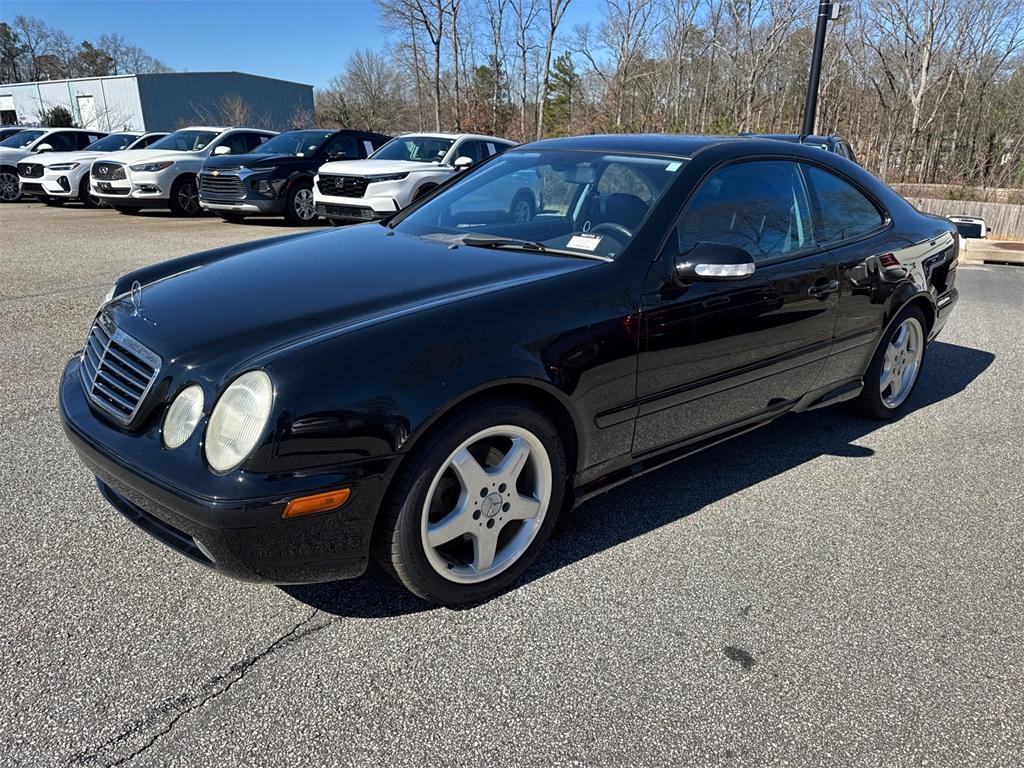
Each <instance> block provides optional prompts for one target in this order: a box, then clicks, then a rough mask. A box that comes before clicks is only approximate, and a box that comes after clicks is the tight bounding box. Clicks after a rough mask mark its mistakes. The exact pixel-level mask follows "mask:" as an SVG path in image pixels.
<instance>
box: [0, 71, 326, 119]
mask: <svg viewBox="0 0 1024 768" xmlns="http://www.w3.org/2000/svg"><path fill="white" fill-rule="evenodd" d="M232 97H240V98H241V99H242V100H243V101H244V102H245V103H246V104H247V105H248V107H249V109H250V110H251V112H252V114H253V115H254V116H255V118H256V120H257V121H258V122H259V123H260V127H266V128H276V129H283V128H288V127H290V126H291V125H292V122H293V118H294V117H295V116H296V114H297V113H300V112H305V113H306V114H308V115H312V114H313V86H311V85H303V84H302V83H293V82H291V81H288V80H277V79H275V78H272V77H260V76H259V75H249V74H246V73H244V72H161V73H158V74H148V75H115V76H111V77H85V78H75V79H73V80H46V81H40V82H35V83H13V84H3V85H0V123H2V124H4V125H31V124H37V123H38V122H39V113H40V111H41V110H43V109H52V108H53V107H55V106H58V105H60V106H63V107H66V108H67V109H69V110H70V111H71V114H72V115H74V117H75V122H76V123H77V124H78V125H80V126H82V127H84V128H96V129H98V130H101V131H114V130H136V131H143V130H145V131H172V130H174V129H176V128H180V127H181V126H183V125H188V124H192V125H195V124H205V123H211V122H212V123H222V122H223V121H224V118H223V117H221V112H222V107H223V106H224V101H225V99H231V98H232Z"/></svg>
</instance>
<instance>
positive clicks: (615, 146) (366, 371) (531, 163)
mask: <svg viewBox="0 0 1024 768" xmlns="http://www.w3.org/2000/svg"><path fill="white" fill-rule="evenodd" d="M512 177H516V179H518V180H528V181H530V183H531V185H535V188H537V189H538V190H539V191H540V202H541V204H540V206H538V208H537V210H536V212H535V214H534V215H533V216H532V217H530V218H529V219H527V220H525V221H524V220H522V217H516V216H515V215H514V212H513V211H501V210H499V209H497V208H496V207H495V206H494V205H488V204H485V203H486V201H488V200H491V199H493V198H494V197H495V196H496V193H495V190H500V189H503V188H505V187H507V186H508V184H509V183H510V181H511V180H512ZM517 219H518V220H517ZM955 235H956V230H955V228H954V227H953V225H952V224H951V223H950V222H949V221H947V220H945V219H941V218H937V217H933V216H927V215H924V214H922V213H919V212H918V211H916V210H915V209H914V208H913V207H912V206H911V205H910V204H909V203H907V202H906V201H905V200H903V198H901V197H900V196H899V195H897V194H896V193H895V192H893V191H892V190H890V189H889V188H888V187H886V186H885V185H884V184H882V183H881V182H879V181H878V179H876V178H874V177H873V176H871V175H870V174H869V173H867V172H866V171H865V170H863V169H862V168H860V167H859V166H857V165H855V164H854V163H852V162H850V161H849V160H846V159H844V158H842V157H839V156H838V155H835V154H833V153H825V152H822V151H821V150H820V149H818V148H816V147H806V146H803V145H800V144H786V143H783V142H778V141H771V140H764V139H751V138H742V137H731V138H716V137H686V136H676V137H673V136H622V135H620V136H587V137H579V138H569V139H554V140H546V141H541V142H537V143H534V144H529V145H525V146H521V147H517V148H515V149H513V150H510V151H508V152H506V153H504V154H501V155H498V156H496V157H494V158H492V159H491V160H489V161H487V162H485V163H482V164H481V165H479V166H478V167H476V168H474V169H473V170H472V171H469V172H467V173H465V174H463V175H460V176H458V177H456V178H455V179H454V180H453V181H451V182H449V183H447V184H446V185H444V186H442V187H440V188H439V189H438V190H436V191H435V192H434V193H433V194H432V195H430V196H429V197H427V198H425V199H423V200H421V201H419V202H417V203H416V204H414V205H412V206H410V207H408V208H406V209H405V210H403V211H402V212H400V213H398V214H397V215H395V216H394V217H393V218H391V219H390V220H388V221H385V222H383V223H371V224H364V225H358V226H354V227H350V228H347V229H340V230H331V231H319V232H311V233H302V234H297V235H289V236H286V237H279V238H274V239H270V240H263V241H260V242H255V243H246V244H243V245H237V246H232V247H227V248H220V249H217V250H213V251H208V252H206V253H200V254H196V255H193V256H188V257H185V258H181V259H176V260H173V261H167V262H164V263H160V264H155V265H153V266H150V267H146V268H143V269H141V270H138V271H136V272H133V273H130V274H128V275H125V276H124V277H122V278H121V279H120V280H118V281H117V284H116V285H115V286H114V287H113V290H112V292H111V295H110V297H109V298H108V300H107V301H106V302H105V303H104V305H103V306H102V307H101V308H100V310H99V312H98V313H97V315H96V317H95V319H94V321H93V323H92V328H91V331H90V332H89V335H88V338H87V340H86V342H85V346H84V347H83V348H82V350H81V351H80V352H79V353H78V354H76V355H75V356H74V357H73V358H72V360H71V361H70V362H69V363H68V365H67V368H66V369H65V371H64V374H63V378H62V380H61V383H60V410H61V415H62V417H63V422H64V426H65V429H66V432H67V434H68V436H69V438H70V439H71V441H72V443H73V444H74V446H75V448H76V449H77V451H78V453H79V454H80V456H81V458H82V460H83V461H84V462H85V463H86V464H87V465H88V466H89V467H90V468H91V469H92V471H93V472H94V473H95V474H96V476H97V481H98V485H99V490H100V492H101V493H102V494H103V496H104V497H106V499H107V500H108V501H109V502H110V504H111V505H113V506H114V507H115V508H116V509H117V510H118V511H119V512H120V513H121V514H122V515H124V516H125V517H127V518H128V519H129V520H131V521H132V522H134V523H135V524H136V525H138V526H139V527H141V528H142V529H143V530H145V531H147V532H148V533H150V534H152V535H153V536H155V537H156V538H158V539H160V540H161V541H162V542H164V543H165V544H167V545H169V546H171V547H173V548H174V549H176V550H178V551H179V552H181V553H182V554H184V555H187V556H188V557H190V558H192V559H193V560H195V561H197V562H199V563H202V564H204V565H207V566H210V567H213V568H216V569H218V570H220V571H222V572H224V573H227V574H230V575H232V576H236V577H240V578H243V579H251V580H258V581H267V582H272V583H278V584H287V583H303V582H314V581H326V580H334V579H341V578H350V577H355V576H358V575H360V574H362V573H363V571H364V569H365V568H366V566H367V562H368V559H369V557H370V555H371V554H373V555H374V556H375V557H376V558H377V559H378V560H379V561H380V562H381V563H382V564H383V565H384V567H385V569H386V570H388V571H389V572H390V573H392V574H393V575H394V576H395V577H396V578H397V579H398V580H399V581H401V583H402V584H404V585H405V586H406V587H408V588H409V589H410V590H411V591H412V592H414V593H415V594H417V595H419V596H421V597H422V598H425V599H427V600H430V601H433V602H436V603H440V604H444V605H452V606H454V605H462V604H467V603H473V602H477V601H481V600H484V599H487V598H489V597H490V596H492V595H494V594H495V593H497V592H499V591H500V590H502V589H504V588H506V587H507V586H508V585H510V584H511V583H512V582H513V581H515V580H516V579H517V578H518V577H519V576H520V575H521V574H522V573H523V572H524V571H525V570H526V569H527V568H528V567H529V565H530V564H531V562H532V561H533V560H534V559H535V558H536V557H537V555H538V553H539V551H540V550H541V548H542V547H543V545H544V543H545V541H546V540H547V538H548V536H549V535H550V533H551V530H552V528H553V527H554V525H555V521H556V518H557V517H558V515H559V513H560V512H562V511H564V510H565V509H567V508H569V507H571V506H573V505H575V504H579V503H581V502H582V501H584V500H586V499H588V498H590V497H592V496H594V495H595V494H598V493H601V492H602V491H606V490H608V489H609V488H611V487H613V486H615V485H618V484H620V483H623V482H624V481H626V480H630V479H632V478H634V477H637V476H638V475H641V474H643V473H645V472H647V471H649V470H651V469H654V468H656V467H660V466H662V465H664V464H666V463H667V462H670V461H673V460H676V459H679V458H681V457H683V456H687V455H689V454H692V453H694V452H695V451H699V450H701V449H702V448H706V447H707V446H709V445H712V444H714V443H717V442H720V441H722V440H725V439H727V438H729V437H732V436H735V435H738V434H741V433H743V432H746V431H748V430H750V429H752V428H754V427H757V426H759V425H762V424H766V423H767V422H769V421H771V420H773V419H775V418H777V417H779V416H782V415H783V414H786V413H789V412H794V411H805V410H808V409H812V408H819V407H822V406H827V405H832V404H834V403H838V402H841V401H852V402H853V403H854V404H855V405H856V407H858V408H859V410H860V411H861V412H863V413H864V414H866V415H867V416H869V417H873V418H880V419H884V418H891V417H893V416H894V415H896V414H899V413H900V412H901V411H902V410H904V409H905V408H907V407H908V403H910V402H911V397H912V394H913V391H914V386H915V384H916V383H917V381H918V378H919V376H920V372H921V367H922V365H923V364H924V361H925V357H926V352H927V345H928V342H929V341H930V340H932V339H934V338H935V336H936V334H938V333H939V331H940V329H941V328H942V326H943V324H944V323H945V322H946V319H947V318H948V316H949V313H950V310H951V309H952V307H953V305H954V303H955V302H956V299H957V290H956V288H955V287H954V280H955V275H956V264H957V239H956V236H955ZM794 439H799V437H798V436H794ZM624 514H628V510H626V511H624Z"/></svg>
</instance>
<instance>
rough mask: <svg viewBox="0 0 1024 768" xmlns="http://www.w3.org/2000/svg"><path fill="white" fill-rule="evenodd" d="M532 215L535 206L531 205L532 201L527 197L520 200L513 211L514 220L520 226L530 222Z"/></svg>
mask: <svg viewBox="0 0 1024 768" xmlns="http://www.w3.org/2000/svg"><path fill="white" fill-rule="evenodd" d="M532 213H533V206H531V205H530V201H529V200H527V199H526V198H525V197H523V198H520V199H519V200H518V201H516V204H515V207H514V208H513V209H512V220H513V221H515V222H516V223H519V224H521V223H523V222H527V221H529V220H530V218H531V214H532Z"/></svg>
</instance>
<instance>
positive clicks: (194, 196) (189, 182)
mask: <svg viewBox="0 0 1024 768" xmlns="http://www.w3.org/2000/svg"><path fill="white" fill-rule="evenodd" d="M202 212H203V209H202V208H201V207H200V206H199V186H198V184H196V179H195V176H182V177H181V178H180V179H178V180H177V181H175V182H174V184H173V185H171V213H173V214H174V215H175V216H198V215H199V214H200V213H202Z"/></svg>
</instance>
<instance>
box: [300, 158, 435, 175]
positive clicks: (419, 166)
mask: <svg viewBox="0 0 1024 768" xmlns="http://www.w3.org/2000/svg"><path fill="white" fill-rule="evenodd" d="M441 167H442V166H441V165H439V164H438V163H417V162H416V161H415V160H336V161H335V162H333V163H326V164H324V165H321V166H320V173H337V174H342V175H344V176H377V175H380V174H387V173H408V172H409V171H437V170H438V168H441Z"/></svg>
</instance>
